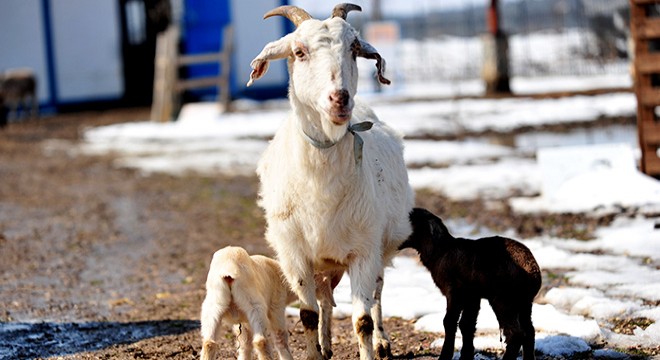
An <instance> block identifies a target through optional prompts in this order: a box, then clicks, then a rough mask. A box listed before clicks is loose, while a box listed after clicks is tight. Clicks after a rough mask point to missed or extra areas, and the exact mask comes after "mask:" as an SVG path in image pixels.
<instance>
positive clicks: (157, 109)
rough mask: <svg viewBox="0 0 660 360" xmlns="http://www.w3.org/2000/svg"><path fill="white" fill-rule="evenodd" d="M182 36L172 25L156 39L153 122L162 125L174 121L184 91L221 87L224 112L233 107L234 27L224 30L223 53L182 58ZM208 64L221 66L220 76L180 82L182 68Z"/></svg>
mask: <svg viewBox="0 0 660 360" xmlns="http://www.w3.org/2000/svg"><path fill="white" fill-rule="evenodd" d="M179 36H180V30H179V28H178V27H176V26H170V27H169V28H168V29H167V30H166V31H164V32H162V33H161V34H159V35H158V39H157V40H156V58H155V61H156V63H155V74H154V97H153V102H152V105H151V120H152V121H159V122H165V121H170V120H172V118H173V116H174V115H175V114H176V113H177V112H178V110H179V108H180V106H181V103H180V98H181V97H180V95H181V93H182V92H184V91H186V90H191V89H200V88H207V87H214V86H215V87H217V88H218V103H219V106H220V109H221V111H229V110H230V105H231V95H230V92H229V71H230V65H231V60H230V59H231V53H232V50H233V49H232V43H233V30H232V27H231V26H230V25H229V26H226V27H225V28H224V29H223V41H222V44H223V48H222V51H220V52H217V53H205V54H194V55H180V54H179ZM205 63H216V64H219V66H220V73H219V75H218V76H207V77H200V78H194V79H186V80H183V79H179V68H180V67H183V66H190V65H196V64H205Z"/></svg>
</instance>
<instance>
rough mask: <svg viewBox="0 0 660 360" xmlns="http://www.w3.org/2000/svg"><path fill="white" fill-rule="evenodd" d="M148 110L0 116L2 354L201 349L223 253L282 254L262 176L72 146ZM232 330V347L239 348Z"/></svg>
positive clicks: (297, 346) (559, 228) (296, 339)
mask: <svg viewBox="0 0 660 360" xmlns="http://www.w3.org/2000/svg"><path fill="white" fill-rule="evenodd" d="M148 115H149V113H148V109H143V108H138V109H123V110H113V111H99V112H85V113H75V114H65V115H59V116H54V117H44V118H42V119H39V120H38V121H27V122H23V123H14V124H9V125H8V126H7V127H5V128H4V129H0V304H2V306H1V307H0V359H32V358H39V359H40V358H57V359H195V358H198V357H199V350H200V346H201V341H200V338H199V334H198V332H199V310H200V305H201V302H202V300H203V296H204V282H205V278H206V271H207V269H208V264H209V262H210V259H211V255H212V254H213V252H214V251H215V250H217V249H219V248H221V247H223V246H226V245H230V244H235V245H240V246H243V247H245V248H246V249H247V250H248V251H249V252H250V253H261V254H266V255H272V251H271V250H270V248H268V247H267V245H266V243H265V241H264V240H263V238H262V236H263V231H264V220H263V215H262V213H261V211H260V209H259V208H257V206H256V204H255V199H256V191H257V180H256V178H255V177H222V176H214V177H204V176H196V175H193V174H191V175H189V176H184V177H173V176H169V175H143V174H140V173H138V172H136V171H132V170H126V169H117V168H116V167H114V166H113V159H112V157H110V156H107V157H88V156H81V155H78V154H76V152H74V151H72V150H71V149H72V146H71V145H72V144H75V142H76V141H79V140H80V135H81V132H82V130H83V129H84V128H85V127H88V126H98V125H105V124H110V123H115V122H119V121H121V122H127V121H137V120H143V119H146V118H148ZM418 205H420V206H424V207H426V208H428V209H430V210H432V211H434V212H436V213H438V214H439V215H441V216H457V217H459V216H460V217H464V218H466V219H467V220H468V221H470V222H473V223H475V224H478V225H479V226H488V227H491V228H493V229H495V230H505V229H509V228H514V229H516V230H517V231H518V233H519V234H520V235H521V236H533V235H539V234H541V233H548V234H553V235H559V236H561V235H566V236H572V237H578V238H588V237H589V236H590V231H591V230H593V229H594V228H595V226H596V225H598V224H603V223H607V222H608V221H609V219H607V218H599V219H593V218H585V217H580V216H566V215H555V216H552V217H537V216H532V215H529V216H513V215H512V213H511V212H510V209H508V207H507V206H506V205H504V204H503V203H488V204H483V203H481V202H478V201H474V202H463V203H456V202H450V201H448V200H447V199H444V198H442V197H440V196H438V195H435V194H422V196H419V195H418ZM484 209H488V210H486V211H484ZM545 280H546V284H545V286H546V287H547V286H552V285H556V281H557V280H554V281H552V280H549V279H545ZM289 322H290V329H291V340H290V345H291V348H292V351H293V353H294V356H295V358H296V359H303V358H304V348H303V345H302V325H301V324H300V323H299V322H298V321H297V319H296V318H290V319H289ZM385 327H386V330H387V331H388V332H389V333H390V336H391V337H392V346H393V348H392V351H393V354H394V358H396V359H413V358H414V359H433V358H437V356H438V355H439V349H437V348H433V349H431V348H430V343H431V342H432V341H433V340H434V339H436V338H437V337H438V334H430V333H424V332H418V331H415V330H414V328H413V323H412V322H411V321H408V320H402V319H396V318H391V319H387V321H386V323H385ZM9 330H11V331H9ZM225 331H226V334H227V336H226V341H224V342H223V343H222V352H221V358H222V359H232V358H235V349H234V344H233V341H232V340H231V339H232V338H231V335H230V334H231V333H230V329H229V328H226V329H225ZM333 335H334V338H333V347H334V348H333V350H334V354H335V357H334V358H335V359H356V358H357V345H356V343H355V340H354V336H353V334H352V329H351V325H350V319H340V320H336V321H335V323H334V325H333ZM502 348H503V347H502ZM502 348H500V349H494V350H492V351H493V352H490V353H487V354H490V355H493V354H494V353H497V352H499V354H500V355H501V350H502Z"/></svg>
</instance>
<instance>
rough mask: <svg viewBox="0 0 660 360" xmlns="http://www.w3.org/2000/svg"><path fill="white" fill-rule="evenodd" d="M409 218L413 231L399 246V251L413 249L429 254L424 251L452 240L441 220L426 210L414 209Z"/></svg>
mask: <svg viewBox="0 0 660 360" xmlns="http://www.w3.org/2000/svg"><path fill="white" fill-rule="evenodd" d="M409 218H410V225H412V229H413V231H412V233H411V234H410V236H409V237H408V239H407V240H406V241H404V242H403V244H401V245H400V246H399V250H401V249H405V248H413V249H415V250H417V251H427V252H428V253H430V251H429V250H425V249H432V248H433V247H434V244H440V243H442V241H444V240H447V239H451V238H453V236H452V235H451V234H450V233H449V230H448V229H447V227H446V226H445V224H444V223H443V222H442V220H441V219H440V218H439V217H437V216H435V215H433V213H431V212H430V211H428V210H426V209H422V208H414V209H413V210H412V211H411V212H410V214H409Z"/></svg>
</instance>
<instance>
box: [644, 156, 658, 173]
mask: <svg viewBox="0 0 660 360" xmlns="http://www.w3.org/2000/svg"><path fill="white" fill-rule="evenodd" d="M644 155H645V156H642V161H643V162H644V164H643V168H644V172H645V173H646V174H648V175H660V158H658V155H657V153H656V152H655V151H653V152H651V151H648V152H646V154H644Z"/></svg>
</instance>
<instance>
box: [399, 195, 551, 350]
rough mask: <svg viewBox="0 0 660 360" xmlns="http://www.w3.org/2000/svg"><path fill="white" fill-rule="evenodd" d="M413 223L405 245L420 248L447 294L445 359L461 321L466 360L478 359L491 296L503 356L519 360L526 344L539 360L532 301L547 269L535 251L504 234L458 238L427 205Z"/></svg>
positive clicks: (415, 213) (415, 212)
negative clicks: (481, 320)
mask: <svg viewBox="0 0 660 360" xmlns="http://www.w3.org/2000/svg"><path fill="white" fill-rule="evenodd" d="M410 222H411V224H412V227H413V233H412V234H411V235H410V237H409V238H408V240H406V241H405V242H404V243H403V244H402V245H401V247H400V249H403V248H413V249H415V250H417V252H419V255H420V259H421V261H422V264H424V266H425V267H426V268H427V269H428V270H429V271H430V272H431V275H432V277H433V281H434V282H435V284H436V285H437V286H438V288H440V291H442V294H443V295H444V296H445V297H446V298H447V314H446V315H445V318H444V320H443V325H444V327H445V341H444V344H443V346H442V352H441V353H440V359H441V360H449V359H451V358H452V357H453V354H454V341H455V337H456V327H457V324H458V325H459V327H460V329H461V334H462V335H463V348H462V349H461V360H467V359H473V357H474V344H473V340H474V332H475V329H476V323H477V315H478V314H479V307H480V302H481V299H482V298H484V299H488V302H489V303H490V306H492V307H493V311H494V312H495V315H496V316H497V321H498V322H499V324H500V328H501V329H503V331H504V336H505V339H506V352H505V354H504V358H503V359H504V360H509V359H516V358H517V356H518V352H519V351H520V348H521V347H522V348H523V359H524V360H532V359H534V358H535V357H534V326H533V325H532V301H533V300H534V297H535V296H536V294H537V293H538V291H539V289H540V288H541V270H540V269H539V266H538V264H537V263H536V260H535V259H534V256H533V255H532V253H531V252H530V251H529V249H528V248H527V247H526V246H525V245H523V244H521V243H520V242H518V241H515V240H512V239H507V238H503V237H500V236H494V237H488V238H483V239H478V240H468V239H461V238H454V237H453V236H452V235H451V234H450V233H449V231H448V230H447V227H446V226H445V225H444V224H443V223H442V220H440V218H438V217H437V216H435V215H433V214H432V213H430V212H429V211H427V210H425V209H420V208H415V209H413V211H412V212H411V213H410ZM461 312H462V315H461ZM459 316H460V323H459Z"/></svg>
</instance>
